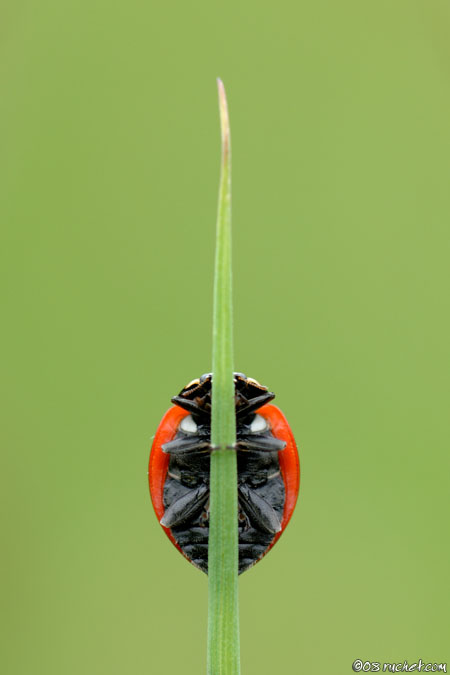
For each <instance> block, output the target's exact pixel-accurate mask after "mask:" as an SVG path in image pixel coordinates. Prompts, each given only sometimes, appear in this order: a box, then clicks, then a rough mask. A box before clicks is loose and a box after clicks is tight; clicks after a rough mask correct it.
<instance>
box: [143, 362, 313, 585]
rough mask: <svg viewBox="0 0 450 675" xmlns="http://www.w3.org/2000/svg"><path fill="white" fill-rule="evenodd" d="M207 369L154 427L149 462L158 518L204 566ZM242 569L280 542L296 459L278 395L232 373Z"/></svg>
mask: <svg viewBox="0 0 450 675" xmlns="http://www.w3.org/2000/svg"><path fill="white" fill-rule="evenodd" d="M211 382H212V375H211V374H210V373H209V374H206V375H202V376H201V377H200V378H198V379H196V380H193V381H192V382H189V384H187V385H186V386H185V387H184V389H183V390H182V391H181V392H180V393H179V395H178V396H174V397H173V398H172V403H174V404H175V405H174V406H173V407H172V408H169V410H168V411H167V412H166V414H165V415H164V417H163V418H162V420H161V423H160V425H159V427H158V430H157V432H156V435H155V438H154V441H153V445H152V450H151V453H150V463H149V484H150V494H151V498H152V502H153V507H154V509H155V512H156V516H157V518H158V520H159V522H160V523H161V525H162V528H163V530H164V531H165V533H166V534H167V536H168V537H169V539H170V540H171V541H172V543H173V544H174V545H175V546H176V547H177V549H178V550H179V551H180V552H181V553H182V554H183V555H184V556H185V557H186V558H187V559H188V560H189V561H190V562H191V563H192V564H193V565H195V566H196V567H198V568H199V569H201V570H203V571H204V572H206V573H207V572H208V536H209V477H210V452H211ZM234 384H235V404H236V452H237V469H238V484H237V491H238V533H239V573H241V572H244V571H245V570H247V569H248V568H249V567H251V566H252V565H254V564H255V563H256V562H258V560H261V558H262V557H263V556H264V555H265V554H266V553H267V552H268V551H269V550H270V549H271V548H272V546H273V545H274V544H275V542H276V541H278V539H279V537H280V536H281V533H282V532H283V530H284V528H285V527H286V525H287V524H288V522H289V519H290V517H291V516H292V512H293V511H294V507H295V504H296V501H297V495H298V490H299V483H300V465H299V460H298V454H297V447H296V445H295V440H294V436H293V435H292V432H291V430H290V428H289V425H288V423H287V421H286V418H285V417H284V415H283V413H282V412H281V410H279V409H278V408H277V407H276V406H274V405H270V404H268V402H269V401H271V400H272V399H273V398H274V397H275V394H273V393H272V392H270V391H268V390H267V387H264V386H263V385H261V384H260V383H259V382H257V381H256V380H254V379H252V378H250V377H246V376H245V375H243V374H242V373H234Z"/></svg>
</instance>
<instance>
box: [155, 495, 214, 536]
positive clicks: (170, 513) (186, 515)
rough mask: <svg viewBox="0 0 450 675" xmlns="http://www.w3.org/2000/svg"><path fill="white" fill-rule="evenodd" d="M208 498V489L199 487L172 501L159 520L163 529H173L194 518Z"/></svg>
mask: <svg viewBox="0 0 450 675" xmlns="http://www.w3.org/2000/svg"><path fill="white" fill-rule="evenodd" d="M208 497H209V487H208V486H207V485H200V486H199V487H198V488H195V489H192V490H189V492H187V493H186V494H185V495H183V496H182V497H180V498H179V499H177V500H176V501H174V502H173V503H172V504H171V505H170V506H169V507H168V508H167V509H166V511H165V513H164V515H163V517H162V518H161V520H160V523H161V525H164V527H175V526H176V525H181V524H182V523H185V522H186V521H188V520H191V519H192V518H194V517H195V516H196V515H197V514H198V513H199V512H200V511H201V510H202V508H203V506H204V505H205V503H206V501H207V500H208Z"/></svg>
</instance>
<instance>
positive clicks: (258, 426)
mask: <svg viewBox="0 0 450 675" xmlns="http://www.w3.org/2000/svg"><path fill="white" fill-rule="evenodd" d="M268 428H269V427H268V424H267V422H266V420H265V419H264V417H262V416H261V415H255V417H254V418H253V422H252V423H251V424H250V431H251V432H252V434H262V433H264V431H267V429H268Z"/></svg>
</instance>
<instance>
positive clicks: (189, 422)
mask: <svg viewBox="0 0 450 675" xmlns="http://www.w3.org/2000/svg"><path fill="white" fill-rule="evenodd" d="M180 431H184V433H185V434H196V433H197V425H196V423H195V422H194V419H193V417H192V415H186V417H183V419H182V420H181V422H180Z"/></svg>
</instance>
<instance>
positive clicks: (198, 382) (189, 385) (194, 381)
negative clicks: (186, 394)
mask: <svg viewBox="0 0 450 675" xmlns="http://www.w3.org/2000/svg"><path fill="white" fill-rule="evenodd" d="M194 384H200V380H199V378H198V377H196V378H195V380H191V381H190V382H188V383H187V385H186V386H185V389H189V387H193V386H194Z"/></svg>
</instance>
